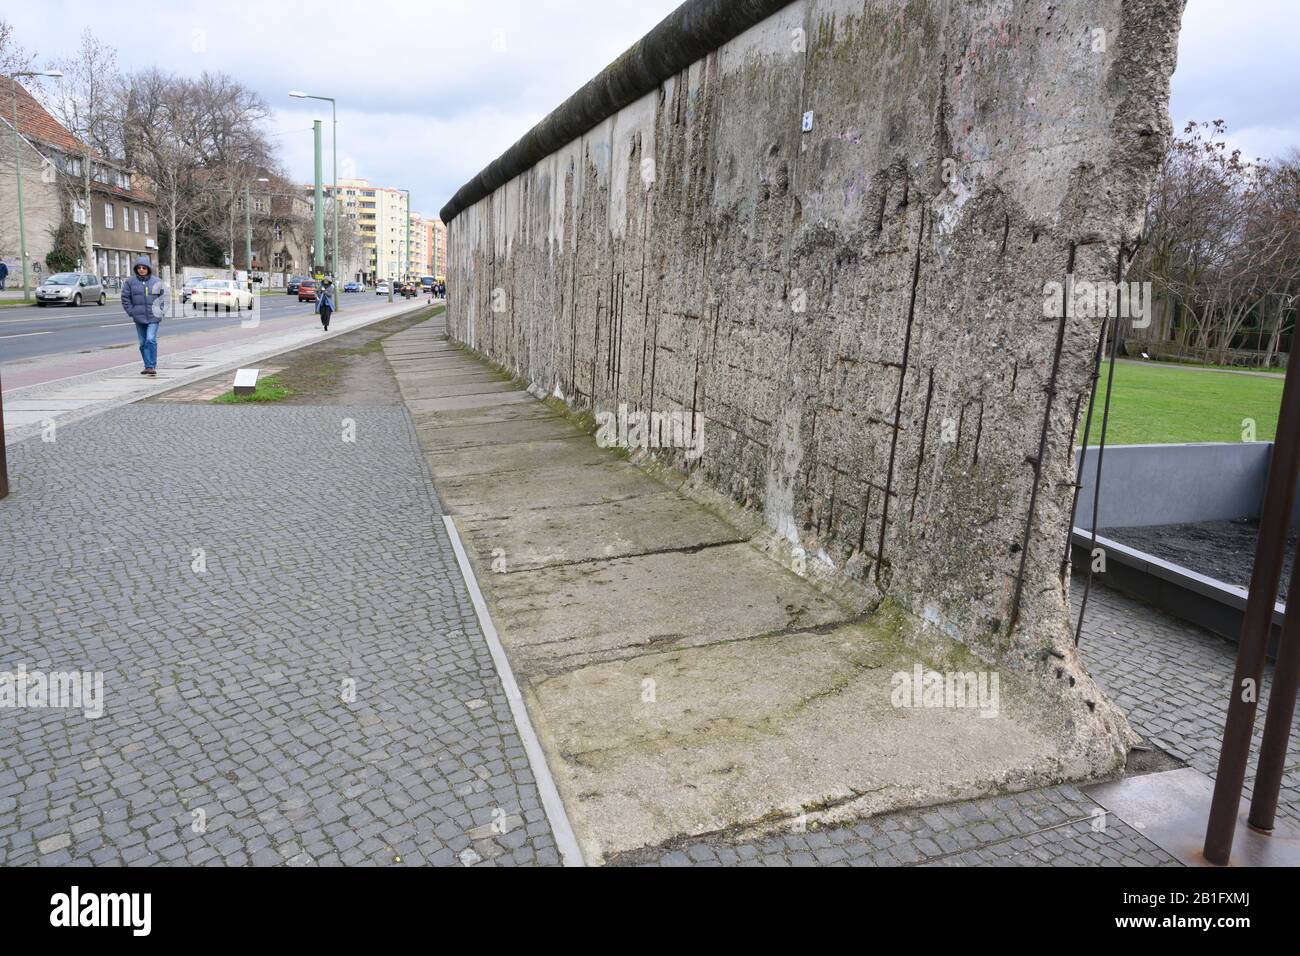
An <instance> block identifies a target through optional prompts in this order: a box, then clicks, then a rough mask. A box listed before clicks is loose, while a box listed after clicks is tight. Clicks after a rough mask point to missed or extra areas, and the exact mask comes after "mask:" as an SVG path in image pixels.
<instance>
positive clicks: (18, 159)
mask: <svg viewBox="0 0 1300 956" xmlns="http://www.w3.org/2000/svg"><path fill="white" fill-rule="evenodd" d="M20 76H48V77H51V78H52V79H58V78H59V77H61V76H63V73H62V71H60V70H20V71H17V72H15V73H12V74H10V76H9V82H10V83H11V84H12V86H13V94H14V171H15V174H16V185H17V187H18V256H19V258H21V259H22V264H23V299H24V301H25V300H26V299H27V230H26V224H25V223H24V222H23V144H22V139H21V137H20V136H19V135H18V77H20ZM4 416H5V412H4V402H3V401H2V400H0V498H4V497H7V496H8V494H9V464H8V462H7V461H6V460H5V417H4Z"/></svg>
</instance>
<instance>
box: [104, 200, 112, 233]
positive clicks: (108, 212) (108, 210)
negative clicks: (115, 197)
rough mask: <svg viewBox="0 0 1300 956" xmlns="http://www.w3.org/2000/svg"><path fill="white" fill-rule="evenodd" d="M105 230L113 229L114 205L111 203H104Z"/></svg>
mask: <svg viewBox="0 0 1300 956" xmlns="http://www.w3.org/2000/svg"><path fill="white" fill-rule="evenodd" d="M104 228H105V229H112V228H113V204H112V203H111V202H106V203H104Z"/></svg>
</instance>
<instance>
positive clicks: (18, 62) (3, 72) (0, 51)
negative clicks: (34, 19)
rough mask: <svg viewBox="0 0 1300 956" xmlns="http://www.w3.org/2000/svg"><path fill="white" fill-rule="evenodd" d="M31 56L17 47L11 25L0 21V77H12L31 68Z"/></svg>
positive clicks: (5, 21)
mask: <svg viewBox="0 0 1300 956" xmlns="http://www.w3.org/2000/svg"><path fill="white" fill-rule="evenodd" d="M31 63H32V55H31V54H30V53H28V52H27V51H26V50H24V49H23V48H22V47H21V46H19V45H18V40H17V38H16V37H15V36H14V28H13V24H11V23H10V22H9V21H8V20H4V19H0V76H12V75H13V74H14V73H16V72H20V71H22V70H26V69H28V68H29V67H30V66H31Z"/></svg>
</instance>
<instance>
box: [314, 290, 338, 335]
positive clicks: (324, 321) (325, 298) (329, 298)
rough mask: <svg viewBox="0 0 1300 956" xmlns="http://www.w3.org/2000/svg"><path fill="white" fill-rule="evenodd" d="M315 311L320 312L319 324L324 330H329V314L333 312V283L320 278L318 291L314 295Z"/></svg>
mask: <svg viewBox="0 0 1300 956" xmlns="http://www.w3.org/2000/svg"><path fill="white" fill-rule="evenodd" d="M316 305H317V311H319V312H320V324H321V328H323V329H324V330H325V331H326V332H328V331H329V330H330V316H331V315H333V314H334V283H333V282H331V281H330V280H329V279H322V280H321V284H320V292H319V293H318V294H317V296H316Z"/></svg>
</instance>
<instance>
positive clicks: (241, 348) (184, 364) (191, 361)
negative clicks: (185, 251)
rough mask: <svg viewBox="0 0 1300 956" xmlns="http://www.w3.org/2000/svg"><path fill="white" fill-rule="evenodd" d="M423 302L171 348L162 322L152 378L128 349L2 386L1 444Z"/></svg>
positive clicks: (370, 307) (371, 307)
mask: <svg viewBox="0 0 1300 956" xmlns="http://www.w3.org/2000/svg"><path fill="white" fill-rule="evenodd" d="M428 307H429V306H428V304H427V303H425V302H420V303H419V304H418V305H412V304H411V303H409V302H400V303H399V302H394V303H392V304H389V303H387V302H384V303H379V304H365V305H358V306H354V307H352V308H350V309H349V310H348V312H347V314H346V315H342V316H337V317H336V318H335V320H334V322H333V323H332V326H331V328H330V331H329V332H325V333H322V332H321V330H320V328H319V326H318V325H315V324H304V325H303V327H301V328H295V329H291V330H288V331H281V332H275V333H272V334H269V335H259V336H255V337H250V338H249V339H248V341H246V342H239V343H223V344H220V345H212V346H205V347H203V348H197V349H191V350H187V351H182V352H175V353H168V352H167V350H166V344H167V339H166V335H165V330H166V328H167V325H166V323H165V322H164V324H163V329H164V336H163V337H162V338H161V340H160V343H161V355H160V358H159V363H158V375H157V377H156V378H149V377H147V376H142V375H140V374H139V371H140V366H139V362H138V359H136V357H135V350H134V349H132V350H131V351H130V352H129V353H128V352H124V353H123V355H124V357H125V356H126V355H128V354H129V355H130V356H131V358H132V361H130V362H128V363H124V364H123V365H120V366H114V367H111V368H106V369H100V370H98V371H94V372H87V373H85V374H82V375H74V376H71V377H69V378H64V379H59V380H56V381H51V382H44V383H41V384H37V385H28V386H25V387H22V388H15V389H12V390H6V391H5V393H4V425H5V429H4V432H5V444H6V445H12V444H14V443H16V442H19V441H22V440H23V439H25V438H27V437H29V436H31V435H34V434H37V433H38V432H41V431H43V430H44V429H45V428H47V427H48V426H49V425H50V424H51V423H53V425H54V426H55V427H56V428H58V427H62V426H66V425H69V424H72V423H74V422H77V421H80V420H82V419H84V418H87V417H89V416H91V415H97V414H99V413H101V412H105V411H108V410H109V409H111V408H118V407H120V406H122V405H129V404H130V403H132V402H137V401H140V400H141V399H144V398H150V397H152V396H154V395H159V394H161V393H163V392H167V391H170V390H171V389H174V388H179V387H181V386H184V385H189V384H191V383H194V382H197V381H200V380H202V379H205V378H209V377H210V376H212V375H215V374H218V373H221V372H225V371H233V370H234V369H237V368H241V367H247V366H252V365H256V364H257V363H259V362H263V361H265V360H266V359H268V358H271V357H273V356H275V355H279V354H280V353H282V352H289V351H292V350H294V349H297V348H301V347H302V346H304V345H311V344H315V343H317V342H324V341H328V340H329V339H332V338H337V337H338V336H340V335H345V334H347V333H348V332H353V331H356V330H357V329H360V328H364V327H365V326H367V325H373V324H374V323H376V322H381V321H383V320H385V319H391V318H394V317H396V316H399V315H404V314H407V313H409V312H414V311H419V310H422V309H426V308H428Z"/></svg>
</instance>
